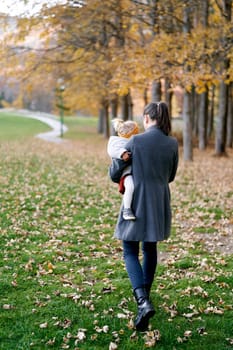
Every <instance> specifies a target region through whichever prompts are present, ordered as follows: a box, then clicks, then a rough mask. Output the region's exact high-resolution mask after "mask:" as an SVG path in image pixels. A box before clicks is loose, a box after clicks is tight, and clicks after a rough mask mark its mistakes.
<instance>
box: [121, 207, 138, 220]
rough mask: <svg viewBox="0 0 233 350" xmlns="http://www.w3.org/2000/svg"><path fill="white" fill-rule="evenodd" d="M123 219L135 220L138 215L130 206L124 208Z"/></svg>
mask: <svg viewBox="0 0 233 350" xmlns="http://www.w3.org/2000/svg"><path fill="white" fill-rule="evenodd" d="M123 219H124V220H135V219H136V216H135V215H134V214H133V212H132V210H131V209H130V208H126V209H124V210H123Z"/></svg>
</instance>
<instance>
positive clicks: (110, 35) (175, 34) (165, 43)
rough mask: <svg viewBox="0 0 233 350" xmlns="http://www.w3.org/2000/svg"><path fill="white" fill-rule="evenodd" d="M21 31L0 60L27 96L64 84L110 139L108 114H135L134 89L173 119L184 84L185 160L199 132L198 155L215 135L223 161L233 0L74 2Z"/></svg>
mask: <svg viewBox="0 0 233 350" xmlns="http://www.w3.org/2000/svg"><path fill="white" fill-rule="evenodd" d="M17 26H18V28H17V31H16V32H14V33H13V35H12V33H10V34H8V36H7V37H6V38H5V39H4V43H3V44H4V45H2V53H3V54H2V55H1V56H2V60H4V57H5V58H7V60H5V61H4V62H3V63H4V66H5V67H6V68H5V70H6V71H7V76H8V77H9V76H13V77H16V76H18V77H20V78H22V77H23V79H24V81H25V82H26V84H25V85H23V86H24V91H23V92H22V93H23V96H24V97H25V95H30V93H32V91H34V90H35V89H36V88H38V85H40V86H41V84H42V85H43V87H44V89H45V90H46V89H47V91H50V92H51V91H52V89H53V91H57V89H59V87H60V83H61V82H62V85H64V86H65V91H64V100H65V101H66V103H67V105H68V106H69V107H70V108H71V109H72V110H77V109H82V108H84V107H85V108H86V107H87V106H88V108H89V109H90V110H97V109H98V113H99V132H102V133H103V134H104V135H105V136H106V137H108V136H109V135H110V133H111V128H110V120H111V118H114V117H116V116H119V115H120V116H121V117H122V118H123V119H125V120H127V119H132V118H134V113H133V102H132V94H133V91H135V90H137V91H139V92H140V94H141V96H142V98H143V100H144V103H145V104H146V103H148V102H150V101H160V100H161V99H163V100H165V101H166V102H167V104H168V106H169V109H170V112H171V115H172V114H173V110H172V108H173V104H172V96H173V92H174V89H175V87H176V86H180V87H181V88H182V90H183V107H182V118H183V147H184V159H185V160H192V158H193V137H194V136H197V138H198V147H199V148H200V149H202V150H204V149H205V148H206V147H207V144H208V141H209V139H210V138H211V137H214V138H215V153H216V155H219V156H220V155H223V154H225V152H226V148H227V147H232V146H233V88H232V82H233V64H232V61H233V45H232V43H233V26H232V0H184V1H181V0H101V1H100V0H90V1H88V0H86V1H84V0H83V1H79V0H68V1H67V3H66V4H60V5H56V6H53V7H50V8H44V9H43V10H42V11H41V12H40V13H39V14H38V15H37V16H35V17H33V18H19V19H18V24H17ZM33 33H34V35H35V33H36V35H37V39H38V40H37V44H35V42H34V41H32V42H31V41H30V35H32V34H33Z"/></svg>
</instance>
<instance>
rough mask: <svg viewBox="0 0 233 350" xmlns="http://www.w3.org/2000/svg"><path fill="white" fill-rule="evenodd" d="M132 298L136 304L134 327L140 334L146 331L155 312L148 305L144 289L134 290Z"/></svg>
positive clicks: (151, 306)
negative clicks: (136, 311) (133, 297)
mask: <svg viewBox="0 0 233 350" xmlns="http://www.w3.org/2000/svg"><path fill="white" fill-rule="evenodd" d="M134 296H135V299H136V301H137V304H138V314H137V317H136V319H135V322H134V324H135V327H136V329H137V330H138V331H140V332H145V331H146V330H147V329H148V324H149V319H150V318H151V317H152V316H154V314H155V310H154V307H153V305H152V304H151V303H150V301H149V299H148V297H147V293H146V290H145V288H136V289H134Z"/></svg>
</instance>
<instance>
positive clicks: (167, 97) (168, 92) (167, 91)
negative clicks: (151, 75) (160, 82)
mask: <svg viewBox="0 0 233 350" xmlns="http://www.w3.org/2000/svg"><path fill="white" fill-rule="evenodd" d="M172 94H173V92H172V90H171V83H170V81H169V79H167V78H166V79H165V102H166V104H167V106H168V110H169V114H170V116H172Z"/></svg>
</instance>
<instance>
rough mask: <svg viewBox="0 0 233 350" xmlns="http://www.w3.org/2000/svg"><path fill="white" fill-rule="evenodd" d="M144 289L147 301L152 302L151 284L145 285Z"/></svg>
mask: <svg viewBox="0 0 233 350" xmlns="http://www.w3.org/2000/svg"><path fill="white" fill-rule="evenodd" d="M144 288H145V291H146V297H147V299H149V300H150V290H151V285H150V284H144Z"/></svg>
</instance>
